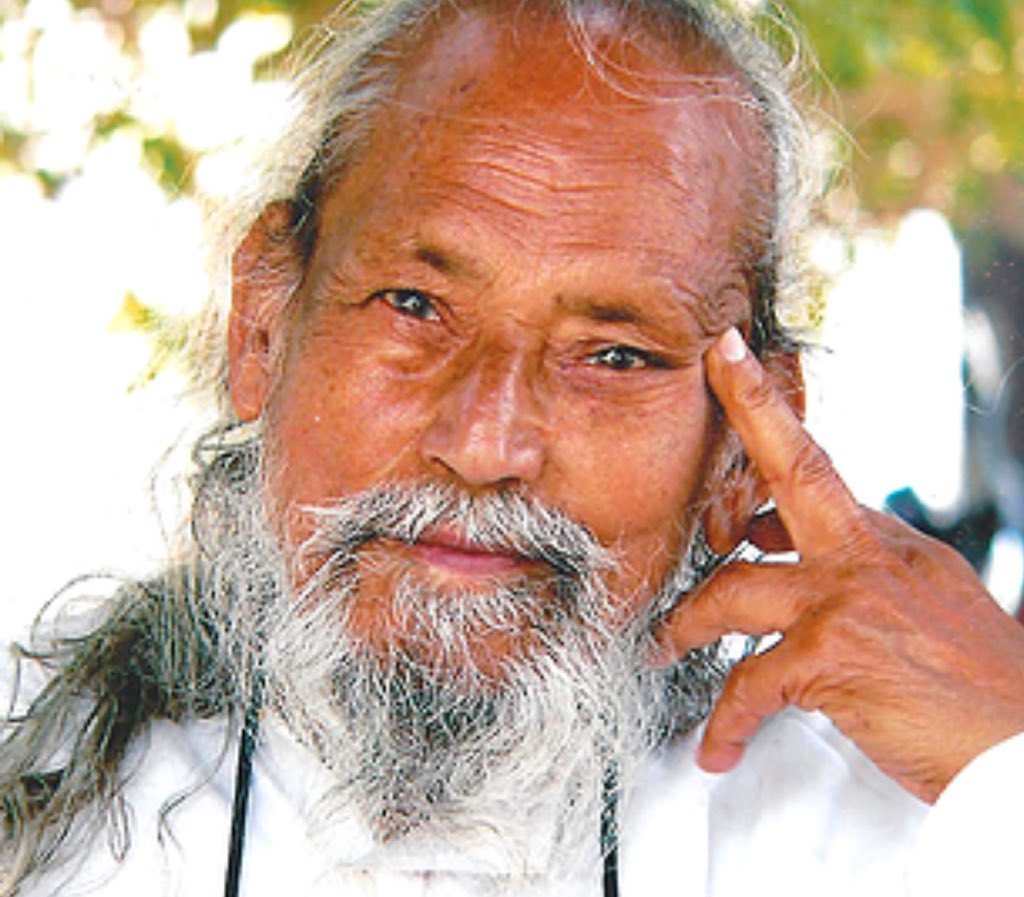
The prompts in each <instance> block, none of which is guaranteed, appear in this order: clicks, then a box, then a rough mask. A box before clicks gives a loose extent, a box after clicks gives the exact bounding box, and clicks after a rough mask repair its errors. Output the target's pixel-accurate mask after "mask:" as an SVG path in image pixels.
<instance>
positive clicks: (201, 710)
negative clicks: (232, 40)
mask: <svg viewBox="0 0 1024 897" xmlns="http://www.w3.org/2000/svg"><path fill="white" fill-rule="evenodd" d="M780 79H781V68H780V66H779V64H778V63H777V62H776V61H775V58H774V57H773V56H772V54H771V52H770V51H769V50H768V49H767V47H766V46H765V45H764V44H763V43H762V42H761V41H760V40H758V39H757V38H756V37H755V36H754V34H753V32H752V31H751V30H750V29H749V28H748V27H747V25H746V23H745V21H744V20H743V19H742V18H741V17H736V16H735V15H730V14H728V13H726V12H724V11H722V10H719V9H717V8H716V7H712V6H710V5H708V4H706V3H704V2H699V0H674V2H655V0H650V2H637V0H632V2H627V0H519V2H515V3H501V2H495V0H477V2H471V0H466V2H460V3H458V4H456V3H448V2H444V0H398V2H393V3H386V4H384V5H383V7H382V8H381V10H379V11H378V12H377V13H375V14H373V15H371V16H370V17H369V18H368V19H367V20H366V21H365V22H363V23H362V25H361V27H359V28H357V29H355V30H352V31H350V32H348V33H346V34H345V35H344V36H343V37H341V38H339V39H337V40H336V41H335V42H333V43H331V44H330V45H328V46H327V47H325V48H324V51H323V53H322V56H321V61H320V62H319V63H318V64H317V67H315V68H313V69H312V70H311V73H310V74H309V75H308V77H307V91H306V96H307V99H308V101H309V104H308V105H307V106H305V107H303V109H302V112H301V114H300V117H299V120H298V123H297V126H296V127H297V130H296V131H295V132H294V133H293V134H291V135H289V140H287V141H286V142H285V143H283V144H282V149H281V153H280V156H279V159H278V162H279V164H278V165H277V166H276V167H273V168H272V170H271V172H270V174H268V179H267V181H266V184H267V188H266V193H265V194H262V195H260V196H258V197H256V198H255V199H254V200H253V202H252V203H251V204H250V206H249V208H250V209H251V215H250V217H249V218H248V220H247V221H246V225H245V228H244V236H243V237H242V238H241V239H240V241H239V243H238V245H237V247H236V249H235V251H234V256H233V267H232V278H231V280H232V307H231V313H230V319H229V322H228V332H227V345H228V353H229V359H228V366H227V371H228V374H227V385H228V389H229V394H230V404H231V408H232V415H231V419H230V421H229V422H228V423H227V424H226V425H224V426H223V427H221V428H219V429H218V430H217V431H216V432H215V433H214V434H212V435H210V436H208V437H207V438H206V439H205V440H203V442H202V443H201V444H200V446H199V447H198V449H197V459H198V460H199V462H200V471H199V474H198V477H197V482H196V502H195V506H194V510H193V518H192V520H191V532H192V534H193V541H192V542H191V543H190V544H189V545H188V546H187V547H186V548H185V550H183V552H182V554H181V556H180V557H179V558H176V559H175V561H174V562H173V563H172V564H170V565H169V566H168V568H167V569H166V570H165V571H164V572H163V573H161V574H160V575H159V576H157V577H155V578H154V579H153V580H152V581H150V582H145V583H139V584H136V585H129V586H125V587H124V588H123V589H121V590H120V592H119V593H118V594H117V595H116V596H114V597H113V598H112V599H111V601H110V602H109V603H108V604H107V605H106V609H105V611H104V613H103V615H102V618H101V619H100V620H99V621H96V622H95V624H94V625H93V626H92V627H91V628H90V627H87V628H86V630H85V632H84V634H82V632H79V633H78V634H77V635H76V636H75V637H74V638H66V639H63V640H55V641H54V642H53V643H52V644H51V645H50V647H49V650H48V653H47V654H46V659H47V660H48V662H49V663H50V664H52V665H53V673H52V678H51V679H50V681H49V683H48V685H47V686H46V687H45V688H44V689H43V690H42V692H41V693H40V694H39V696H38V697H37V699H36V700H35V702H34V703H33V704H32V705H31V707H30V708H29V710H28V711H27V712H26V713H25V714H24V715H23V716H22V717H21V718H19V719H18V720H17V721H15V722H14V723H13V724H12V727H11V732H10V735H9V737H8V741H7V742H6V744H5V746H4V748H3V752H2V758H0V769H2V774H0V793H2V795H3V810H4V829H3V832H4V838H5V840H4V842H3V845H4V847H3V850H4V852H3V854H2V862H3V864H4V865H3V869H4V872H5V875H6V880H5V882H4V883H3V885H2V889H3V893H5V894H14V893H18V894H24V895H29V894H32V895H35V894H51V893H56V892H58V891H61V892H62V893H64V892H65V891H62V890H61V889H62V888H67V891H66V892H67V893H75V894H80V893H85V892H87V890H88V889H90V888H94V889H98V890H99V891H101V892H102V893H111V894H112V893H124V894H128V893H132V894H137V893H147V894H152V893H165V892H166V893H177V894H189V895H193V894H201V893H210V892H212V891H213V890H214V889H215V888H218V887H220V883H221V881H222V880H226V885H225V888H226V893H227V894H245V895H258V894H277V893H280V892H281V891H282V890H284V889H288V890H290V891H291V892H293V893H300V894H318V895H319V894H323V895H327V894H357V893H367V894H384V895H389V894H420V893H423V894H497V893H502V894H504V893H510V894H526V893H532V894H597V893H600V892H602V889H603V893H605V894H617V893H620V889H621V893H624V894H627V895H650V894H690V893H693V894H697V893H708V894H715V895H734V894H735V895H738V894H746V893H747V892H748V891H749V889H751V888H754V887H756V886H757V885H758V883H761V884H764V885H766V886H767V888H768V890H769V892H770V893H786V894H793V893H808V894H809V893H815V894H818V893H827V894H837V893H849V894H864V893H884V894H900V893H907V892H908V891H907V889H908V888H909V889H911V890H910V891H909V892H910V893H921V894H924V893H933V892H934V891H933V888H934V886H935V884H936V882H938V883H939V884H943V883H950V882H953V881H954V880H956V876H958V875H959V876H962V879H961V880H963V881H966V882H969V883H971V882H978V881H981V880H983V878H984V876H985V875H986V874H990V875H998V874H1000V873H998V870H997V869H996V867H995V866H993V865H992V863H993V859H995V860H998V859H999V851H998V849H997V847H996V848H994V847H992V845H991V842H987V843H989V847H990V850H989V854H990V855H986V856H981V855H979V856H968V855H967V854H968V853H969V851H968V847H969V846H970V845H971V844H973V842H972V841H971V839H972V838H973V839H975V840H979V841H983V838H982V836H983V835H984V834H985V832H986V822H987V820H986V818H985V817H984V816H983V815H982V814H980V813H979V812H978V811H977V804H979V803H981V802H984V801H988V800H993V799H995V798H997V797H1001V798H1002V799H1003V800H1005V801H1006V803H1007V804H1012V803H1013V802H1014V798H1013V795H1014V794H1016V793H1019V791H1020V786H1019V785H1018V784H1017V781H1018V779H1019V773H1017V772H1016V771H1015V772H1014V775H1013V776H1010V777H1005V776H1003V775H1002V774H1001V772H1000V770H1001V769H1002V768H1003V765H1005V766H1006V767H1008V768H1010V769H1013V768H1014V765H1015V764H1018V765H1017V766H1016V769H1017V770H1019V769H1020V766H1019V762H1020V759H1021V751H1022V750H1024V748H1022V746H1021V739H1015V738H1013V737H1012V736H1014V735H1016V733H1019V732H1022V731H1024V633H1022V632H1021V630H1020V629H1019V628H1018V627H1017V626H1016V625H1015V624H1014V623H1013V622H1012V621H1010V620H1009V619H1008V618H1006V617H1005V616H1004V615H1003V614H1002V613H1001V612H1000V611H999V610H998V609H997V608H996V606H995V605H994V604H993V603H992V602H991V600H990V599H989V598H988V596H987V595H986V594H985V593H984V591H983V589H982V588H981V586H980V585H979V584H978V583H977V582H976V580H975V579H974V578H973V576H972V575H971V573H970V571H969V569H968V568H967V567H966V565H965V564H964V563H962V562H961V561H960V560H959V559H958V558H957V557H956V556H955V555H953V554H952V553H951V552H950V551H948V550H947V549H945V548H943V547H940V546H938V545H936V544H934V543H932V542H930V541H928V540H926V539H924V538H923V537H921V536H919V535H917V534H915V533H914V532H913V531H910V530H908V529H907V528H905V527H903V526H901V525H900V524H898V523H897V522H895V521H893V520H889V519H886V518H883V517H881V516H879V515H876V514H873V513H871V512H868V511H865V510H864V509H862V508H860V507H858V505H857V504H856V503H855V502H854V500H853V499H852V498H851V496H850V495H849V493H848V492H847V491H846V489H845V487H844V486H843V484H842V482H841V481H840V480H839V479H838V477H837V476H836V474H835V473H834V471H833V470H832V468H831V466H830V465H829V462H828V460H827V458H826V457H825V456H824V455H823V453H822V452H821V451H820V450H819V449H818V448H817V447H816V446H815V445H814V444H813V442H812V441H811V440H810V438H809V437H808V436H807V435H806V434H805V432H804V431H803V429H802V427H801V425H800V423H799V418H798V414H799V411H800V406H801V384H800V378H799V373H798V366H797V363H796V361H795V356H794V354H793V353H794V347H795V343H794V341H793V338H792V335H791V334H787V333H786V332H785V331H784V329H783V328H782V327H780V325H779V323H778V322H779V310H780V307H781V305H782V304H784V303H787V302H794V301H798V298H799V297H798V282H797V278H798V274H799V271H798V265H797V264H796V262H795V261H794V255H793V253H794V248H795V246H796V243H797V241H798V238H799V231H800V227H801V225H802V222H803V220H804V212H803V211H802V205H801V203H802V202H803V199H802V195H801V189H802V181H801V176H800V172H799V168H800V165H799V163H800V153H801V151H802V150H801V141H802V136H801V133H802V132H801V130H800V128H801V125H800V121H799V119H798V117H797V116H796V113H795V112H794V110H793V107H792V105H791V104H790V101H789V99H788V98H787V95H786V93H785V90H784V85H783V83H782V81H781V80H780ZM913 336H914V335H911V334H908V339H912V338H913ZM768 498H771V499H774V503H775V509H776V510H775V511H772V512H769V513H762V514H760V515H756V516H755V512H757V511H758V509H759V508H761V507H762V506H763V505H764V504H765V502H766V500H767V499H768ZM742 542H746V543H747V544H748V546H759V547H760V548H762V549H764V550H767V551H775V550H793V549H795V550H796V552H798V556H799V561H798V562H797V563H795V564H785V565H780V564H774V565H773V564H756V563H752V562H751V560H750V556H751V551H752V549H751V548H749V547H748V549H746V554H742V553H741V554H740V555H739V556H735V555H734V556H733V557H731V558H730V560H729V562H728V563H725V564H724V565H721V564H720V561H721V559H722V558H723V556H727V555H730V553H732V552H733V550H734V549H735V548H736V547H737V546H738V545H740V543H742ZM744 558H746V559H745V560H744ZM716 567H717V569H715V568H716ZM731 632H743V633H748V634H751V635H765V634H770V633H779V634H781V640H780V641H778V642H777V643H775V644H774V646H773V647H770V648H769V649H768V650H764V651H760V652H757V651H754V652H748V656H746V657H745V659H743V660H742V661H741V662H740V663H738V664H737V665H736V666H735V667H734V668H733V669H732V670H731V672H728V673H727V668H728V663H727V660H726V658H724V657H723V656H721V655H720V653H719V649H718V648H717V647H714V646H713V647H704V646H707V645H709V644H710V645H714V644H715V643H716V642H717V640H718V639H719V637H721V636H724V635H726V634H727V633H731ZM723 681H724V684H723ZM787 705H795V708H797V709H788V710H785V708H786V707H787ZM712 706H713V710H712ZM780 711H784V712H781V713H780ZM817 711H820V713H818V712H817ZM709 713H710V718H709V719H708V720H707V723H706V726H704V725H701V724H702V721H703V720H705V718H706V717H708V714H709ZM773 715H774V716H773ZM826 716H827V717H829V718H831V723H832V724H834V726H835V728H833V727H832V725H831V724H830V723H829V722H828V720H827V719H826ZM769 717H772V718H771V719H770V720H769ZM759 729H760V731H758V730H759ZM997 745H998V746H997ZM983 754H984V756H982V755H983ZM235 756H237V758H238V760H237V765H236V764H235V763H234V762H232V761H231V760H230V759H229V758H232V757H235ZM702 770H703V771H702ZM730 770H731V771H730ZM716 774H717V775H716ZM951 782H952V784H950V783H951ZM993 783H994V784H993ZM940 794H941V795H942V799H941V800H939V802H938V805H937V807H935V808H934V809H929V807H928V804H929V803H931V802H934V801H936V799H937V798H939V796H940ZM972 801H973V802H974V806H972ZM989 828H991V829H992V831H993V832H994V833H995V836H998V834H999V829H998V827H993V826H989ZM986 837H987V835H986ZM915 842H916V843H915ZM983 843H985V842H983ZM1006 886H1007V887H1009V886H1010V885H1009V883H1006ZM915 888H916V889H917V890H914V889H915Z"/></svg>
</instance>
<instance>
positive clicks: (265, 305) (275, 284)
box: [228, 201, 302, 421]
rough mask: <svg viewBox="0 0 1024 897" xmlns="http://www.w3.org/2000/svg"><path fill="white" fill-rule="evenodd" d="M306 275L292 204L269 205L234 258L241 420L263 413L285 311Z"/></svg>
mask: <svg viewBox="0 0 1024 897" xmlns="http://www.w3.org/2000/svg"><path fill="white" fill-rule="evenodd" d="M301 276H302V262H301V255H300V253H299V249H298V244H297V242H296V240H295V237H294V235H293V233H292V220H291V210H290V208H289V205H288V203H286V202H283V201H282V202H275V203H272V204H271V205H269V206H267V207H266V208H265V209H264V210H263V212H262V213H261V214H260V216H259V218H257V219H256V222H255V223H254V224H253V226H252V227H251V228H249V231H248V233H247V234H246V235H245V237H244V238H243V239H242V242H241V243H239V245H238V248H237V249H236V250H235V254H234V256H233V257H232V259H231V314H230V317H229V318H228V386H229V389H230V393H231V405H232V408H233V409H234V411H235V414H236V416H237V417H238V419H239V420H243V421H249V420H254V419H255V418H257V417H259V416H260V414H262V412H263V409H264V406H265V405H266V402H267V398H268V396H269V395H270V389H271V386H272V385H273V380H274V375H275V373H276V365H277V363H278V361H279V359H280V353H281V350H282V345H283V337H284V322H285V308H286V307H287V305H288V300H289V298H290V297H291V295H292V293H293V292H294V291H295V289H296V287H297V286H298V284H299V281H300V279H301Z"/></svg>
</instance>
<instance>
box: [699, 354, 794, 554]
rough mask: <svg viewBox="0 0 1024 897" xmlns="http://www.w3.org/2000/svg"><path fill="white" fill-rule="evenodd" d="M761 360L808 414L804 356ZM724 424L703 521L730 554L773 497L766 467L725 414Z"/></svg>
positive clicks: (714, 544) (713, 544)
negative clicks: (745, 445)
mask: <svg viewBox="0 0 1024 897" xmlns="http://www.w3.org/2000/svg"><path fill="white" fill-rule="evenodd" d="M761 364H762V365H763V366H764V369H765V372H766V374H767V375H768V377H769V379H770V380H771V381H772V383H774V385H775V388H776V389H778V390H779V391H780V392H781V393H782V394H783V395H784V396H785V397H786V400H787V401H788V402H789V405H790V407H791V408H792V409H793V410H794V411H795V412H796V414H797V415H798V416H799V417H800V418H801V419H803V416H804V406H805V394H804V378H803V374H802V373H801V369H800V358H799V356H797V355H796V354H794V353H791V352H780V353H773V354H770V355H766V356H765V357H764V358H762V359H761ZM722 428H723V429H722V434H721V436H720V438H719V444H718V447H717V448H716V451H715V454H714V455H713V456H712V460H711V466H710V474H709V476H708V480H707V482H708V498H707V503H706V505H705V508H704V513H703V516H702V519H701V522H702V523H703V526H704V537H705V539H706V540H707V543H708V546H709V547H710V548H711V550H712V551H714V552H715V553H716V554H722V555H724V554H728V553H729V552H731V551H732V550H733V549H734V548H735V547H736V546H737V545H739V543H740V542H741V541H743V539H744V537H745V536H746V534H747V531H748V529H749V527H750V521H751V519H752V518H753V516H754V512H755V511H756V510H757V509H758V508H759V507H760V506H761V505H763V504H764V503H765V502H766V501H767V500H768V498H769V497H770V496H769V494H768V488H767V486H766V485H765V482H764V480H763V479H762V478H761V474H760V472H759V471H758V470H757V468H756V467H755V466H754V464H753V462H751V460H750V459H749V458H748V457H747V453H746V452H745V451H744V449H743V445H742V443H741V442H740V439H739V437H738V436H737V435H736V431H735V430H733V428H732V427H731V426H730V424H729V421H728V420H726V419H725V418H724V414H723V421H722Z"/></svg>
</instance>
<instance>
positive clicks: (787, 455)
mask: <svg viewBox="0 0 1024 897" xmlns="http://www.w3.org/2000/svg"><path fill="white" fill-rule="evenodd" d="M706 366H707V374H708V381H709V383H710V384H711V388H712V389H713V390H714V391H715V395H716V396H717V397H718V400H719V402H721V404H722V408H723V409H724V410H725V414H726V416H727V417H728V419H729V422H730V423H731V424H732V426H733V428H734V429H735V430H736V433H737V435H738V436H739V437H740V441H741V442H742V443H743V445H744V447H745V448H746V451H747V454H748V455H749V457H750V459H751V460H752V461H753V462H754V464H755V465H756V467H757V469H758V471H759V472H760V474H761V478H762V479H763V480H764V482H765V485H766V486H767V488H768V491H769V492H770V493H771V496H772V498H774V499H775V504H776V507H777V509H778V513H779V516H780V517H781V518H782V522H783V523H784V524H785V527H786V530H787V531H788V532H789V534H790V536H791V537H792V540H793V545H794V547H795V548H796V550H797V551H798V552H800V554H801V555H803V556H805V557H810V556H813V555H815V554H818V553H821V552H823V551H828V550H830V549H833V548H836V547H838V546H839V545H840V544H843V543H844V542H847V541H848V540H849V538H850V535H851V529H853V530H855V529H856V526H857V523H858V521H859V520H860V506H859V505H858V504H857V502H856V500H855V499H854V497H853V495H852V494H851V493H850V490H849V489H847V487H846V484H845V483H844V482H843V481H842V479H841V478H840V476H839V474H838V473H836V470H835V468H834V467H833V466H832V462H831V461H830V460H829V457H828V455H827V454H826V453H825V451H824V450H823V449H822V448H821V447H820V446H819V445H818V444H817V443H816V442H815V441H814V440H813V439H812V438H811V436H810V435H809V434H808V432H807V431H806V430H805V429H804V426H803V424H802V423H801V421H800V419H799V417H797V415H796V413H795V412H794V411H793V409H792V408H791V407H790V405H789V404H788V403H787V401H786V399H785V397H784V396H783V394H782V392H781V390H780V389H779V388H778V387H777V386H776V385H775V384H774V383H773V382H772V379H771V377H769V376H768V374H767V372H766V371H765V369H764V368H763V367H762V366H761V363H760V362H759V361H758V360H757V359H756V358H755V357H754V355H753V353H751V352H750V350H749V349H748V348H747V346H746V344H745V343H744V342H743V337H741V336H740V334H739V331H737V330H736V329H735V328H730V329H729V330H727V331H726V332H725V333H724V334H722V336H721V337H720V338H719V339H718V341H717V342H716V343H715V344H714V345H713V346H712V347H711V349H709V350H708V353H707V357H706Z"/></svg>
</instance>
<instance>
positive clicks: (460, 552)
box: [408, 532, 536, 577]
mask: <svg viewBox="0 0 1024 897" xmlns="http://www.w3.org/2000/svg"><path fill="white" fill-rule="evenodd" d="M408 552H409V554H410V555H411V556H412V557H413V558H414V559H415V560H417V561H419V562H420V563H423V564H427V565H429V566H432V567H436V568H438V569H440V570H444V571H446V572H449V573H456V574H459V575H462V576H501V577H505V576H510V575H516V574H522V573H524V572H526V571H527V570H528V569H529V568H531V567H533V566H535V565H536V561H533V560H531V559H529V558H527V557H524V556H523V555H521V554H519V553H517V552H515V551H511V550H507V549H501V548H487V547H483V546H480V545H476V544H473V543H470V542H468V541H467V540H465V539H463V538H461V537H460V536H458V535H456V534H454V533H448V532H432V533H428V534H425V535H423V536H421V537H420V538H419V539H417V540H416V541H415V542H413V543H412V544H411V545H409V546H408Z"/></svg>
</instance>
